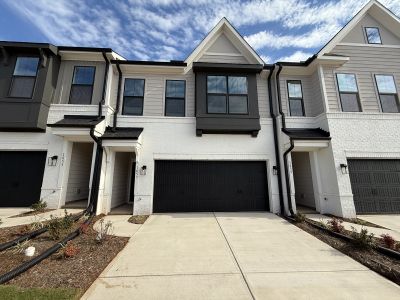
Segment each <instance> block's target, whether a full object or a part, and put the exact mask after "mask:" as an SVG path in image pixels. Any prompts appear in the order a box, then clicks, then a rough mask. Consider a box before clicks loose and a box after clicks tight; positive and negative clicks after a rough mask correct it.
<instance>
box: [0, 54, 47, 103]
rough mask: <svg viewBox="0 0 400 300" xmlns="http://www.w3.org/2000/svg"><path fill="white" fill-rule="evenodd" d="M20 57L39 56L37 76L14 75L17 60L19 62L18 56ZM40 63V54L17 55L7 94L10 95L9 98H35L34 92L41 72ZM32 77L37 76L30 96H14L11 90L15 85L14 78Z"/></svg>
mask: <svg viewBox="0 0 400 300" xmlns="http://www.w3.org/2000/svg"><path fill="white" fill-rule="evenodd" d="M19 57H26V58H38V63H37V66H36V74H35V76H26V75H14V72H15V68H16V67H17V62H18V58H19ZM39 65H40V57H39V56H35V55H18V56H17V57H16V59H15V64H14V69H13V73H12V76H11V82H10V86H9V88H8V94H7V96H8V97H9V98H14V99H32V98H33V94H34V93H35V90H36V81H37V77H38V72H39ZM32 77H34V78H35V81H34V82H33V88H32V91H31V95H30V97H18V96H12V95H11V91H12V87H13V85H14V79H15V78H32Z"/></svg>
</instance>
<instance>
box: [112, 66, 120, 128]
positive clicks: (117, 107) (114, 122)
mask: <svg viewBox="0 0 400 300" xmlns="http://www.w3.org/2000/svg"><path fill="white" fill-rule="evenodd" d="M116 64H117V70H118V92H117V105H116V106H115V112H114V120H113V129H112V130H113V131H115V129H116V128H117V116H118V112H119V106H120V98H121V84H122V72H121V68H120V67H119V63H118V61H117V63H116Z"/></svg>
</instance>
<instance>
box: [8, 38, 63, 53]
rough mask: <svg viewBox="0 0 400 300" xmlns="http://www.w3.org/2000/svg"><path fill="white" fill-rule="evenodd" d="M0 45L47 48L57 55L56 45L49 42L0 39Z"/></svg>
mask: <svg viewBox="0 0 400 300" xmlns="http://www.w3.org/2000/svg"><path fill="white" fill-rule="evenodd" d="M0 47H12V48H37V49H48V50H49V51H51V52H53V53H54V54H55V55H57V46H54V45H53V44H50V43H33V42H16V41H0Z"/></svg>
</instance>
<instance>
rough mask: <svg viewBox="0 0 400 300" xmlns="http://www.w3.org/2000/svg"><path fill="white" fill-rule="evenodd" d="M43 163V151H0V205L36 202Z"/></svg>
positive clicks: (41, 178) (38, 197) (25, 204)
mask: <svg viewBox="0 0 400 300" xmlns="http://www.w3.org/2000/svg"><path fill="white" fill-rule="evenodd" d="M45 163H46V152H43V151H36V152H24V151H0V207H23V206H30V205H32V204H33V203H35V202H37V201H38V200H39V199H40V191H41V188H42V181H43V173H44V167H45Z"/></svg>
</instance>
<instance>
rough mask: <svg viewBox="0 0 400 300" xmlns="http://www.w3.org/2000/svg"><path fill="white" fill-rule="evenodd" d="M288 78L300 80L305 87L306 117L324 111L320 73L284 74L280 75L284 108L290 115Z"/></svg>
mask: <svg viewBox="0 0 400 300" xmlns="http://www.w3.org/2000/svg"><path fill="white" fill-rule="evenodd" d="M288 80H300V81H301V86H302V89H303V101H304V110H305V116H306V117H315V116H317V115H319V114H321V113H322V112H323V111H324V106H323V102H322V101H323V100H322V94H321V89H320V87H319V78H318V73H317V72H314V73H313V74H312V75H307V76H303V75H297V76H295V75H293V76H289V75H284V76H283V75H282V76H281V77H280V84H281V86H280V89H281V98H282V110H283V112H284V113H285V114H286V115H287V116H290V111H289V98H288V90H287V81H288Z"/></svg>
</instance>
